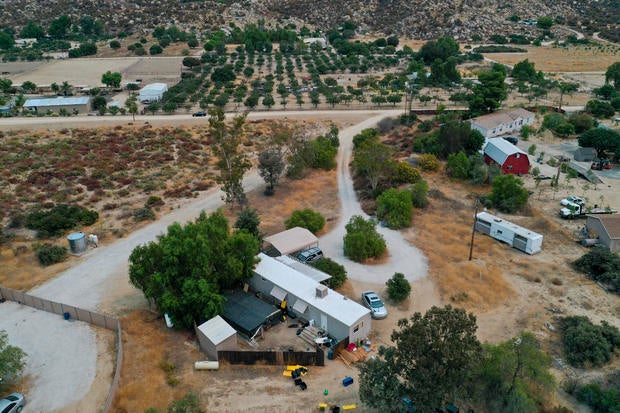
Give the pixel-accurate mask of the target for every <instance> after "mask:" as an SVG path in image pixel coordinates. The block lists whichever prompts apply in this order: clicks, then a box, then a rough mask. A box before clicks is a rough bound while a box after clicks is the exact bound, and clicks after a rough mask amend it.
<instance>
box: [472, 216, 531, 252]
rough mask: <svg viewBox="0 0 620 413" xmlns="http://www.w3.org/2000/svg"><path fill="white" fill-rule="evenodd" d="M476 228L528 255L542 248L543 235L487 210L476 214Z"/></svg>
mask: <svg viewBox="0 0 620 413" xmlns="http://www.w3.org/2000/svg"><path fill="white" fill-rule="evenodd" d="M476 230H477V231H479V232H482V233H484V234H487V235H490V236H492V237H493V238H495V239H497V240H500V241H503V242H505V243H507V244H508V245H510V246H511V247H513V248H516V249H518V250H520V251H523V252H525V253H527V254H530V255H531V254H536V253H537V252H540V249H541V248H542V241H543V236H542V235H541V234H538V233H536V232H533V231H530V230H529V229H527V228H523V227H520V226H518V225H516V224H513V223H512V222H509V221H506V220H504V219H501V218H499V217H497V216H495V215H492V214H489V213H488V212H479V213H478V214H477V215H476Z"/></svg>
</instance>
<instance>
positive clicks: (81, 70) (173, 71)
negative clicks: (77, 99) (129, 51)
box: [8, 56, 183, 87]
mask: <svg viewBox="0 0 620 413" xmlns="http://www.w3.org/2000/svg"><path fill="white" fill-rule="evenodd" d="M182 60H183V57H182V56H167V57H150V56H144V57H138V56H129V57H115V58H81V59H67V60H52V61H49V62H45V63H42V64H38V65H36V66H35V65H33V66H34V67H32V68H31V69H30V70H23V71H19V72H17V73H15V74H11V75H9V76H8V77H9V79H11V80H12V81H13V83H15V84H22V83H24V82H25V81H31V82H34V83H35V84H36V85H51V84H52V83H54V82H56V83H58V84H61V83H62V82H63V81H67V82H69V84H71V85H73V86H90V87H98V86H101V85H102V84H101V75H102V74H103V73H105V72H106V71H108V70H110V71H112V72H120V73H121V74H122V75H123V81H135V80H137V79H142V83H143V84H146V83H151V82H164V83H168V85H170V86H172V85H173V84H175V83H177V82H178V81H179V79H180V76H181V61H182ZM14 70H16V69H14ZM16 71H17V70H16Z"/></svg>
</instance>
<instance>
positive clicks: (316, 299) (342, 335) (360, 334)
mask: <svg viewBox="0 0 620 413" xmlns="http://www.w3.org/2000/svg"><path fill="white" fill-rule="evenodd" d="M258 257H259V258H260V262H259V263H258V264H257V265H256V268H255V269H254V276H252V278H250V279H249V280H248V284H250V286H251V287H252V289H253V290H255V291H258V292H260V293H262V294H264V295H266V296H271V297H273V298H275V299H276V300H277V301H279V302H282V301H284V300H286V302H287V309H288V312H289V314H291V313H292V314H293V315H295V316H296V317H299V318H302V319H304V320H307V321H308V322H310V323H311V324H313V325H314V326H316V327H320V328H321V329H323V330H325V331H327V333H328V334H329V335H330V336H332V337H334V338H335V339H336V340H338V341H342V340H346V339H348V341H349V342H356V341H357V340H361V339H364V338H366V337H368V333H369V332H370V327H371V318H370V310H369V309H367V308H366V307H364V306H362V305H361V304H358V303H356V302H355V301H353V300H351V299H349V298H348V297H345V296H343V295H342V294H339V293H337V292H336V291H333V290H331V289H329V288H327V287H326V286H324V285H323V284H321V283H319V282H318V281H316V280H315V279H313V278H311V277H309V276H307V275H305V274H303V273H301V272H299V271H297V270H296V269H294V268H292V267H289V266H288V265H286V264H284V263H282V262H280V261H278V260H277V259H276V258H273V257H270V256H268V255H265V254H262V253H261V254H259V256H258Z"/></svg>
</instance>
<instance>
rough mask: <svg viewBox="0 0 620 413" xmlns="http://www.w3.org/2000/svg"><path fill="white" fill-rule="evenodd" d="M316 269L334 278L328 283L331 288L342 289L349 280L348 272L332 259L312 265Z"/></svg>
mask: <svg viewBox="0 0 620 413" xmlns="http://www.w3.org/2000/svg"><path fill="white" fill-rule="evenodd" d="M310 265H312V266H313V267H314V268H316V269H318V270H321V271H323V272H324V273H326V274H329V275H331V276H332V277H331V278H330V279H329V280H328V281H327V285H328V286H329V288H333V289H336V288H340V287H341V286H342V284H344V282H345V281H346V280H347V270H345V268H344V266H342V265H340V264H338V263H337V262H336V261H334V260H332V259H331V258H322V259H320V260H318V261H314V262H312V263H310Z"/></svg>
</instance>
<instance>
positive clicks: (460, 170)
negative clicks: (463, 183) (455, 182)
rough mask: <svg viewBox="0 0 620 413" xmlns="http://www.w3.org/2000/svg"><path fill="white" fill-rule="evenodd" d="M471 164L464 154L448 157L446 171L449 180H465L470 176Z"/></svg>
mask: <svg viewBox="0 0 620 413" xmlns="http://www.w3.org/2000/svg"><path fill="white" fill-rule="evenodd" d="M471 169H472V164H471V161H470V160H469V158H468V157H467V155H466V154H465V152H463V151H460V152H458V153H451V154H450V155H448V162H447V164H446V171H447V172H448V175H449V176H450V177H451V178H456V179H467V178H469V177H470V175H471Z"/></svg>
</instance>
